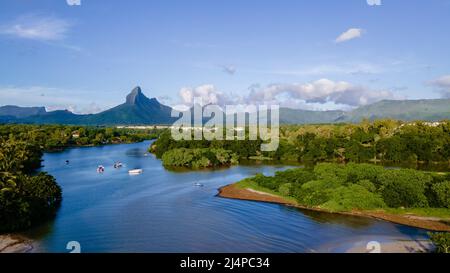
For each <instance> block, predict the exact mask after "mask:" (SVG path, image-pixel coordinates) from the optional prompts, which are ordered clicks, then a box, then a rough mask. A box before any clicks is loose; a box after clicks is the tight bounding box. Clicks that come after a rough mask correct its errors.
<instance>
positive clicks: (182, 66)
mask: <svg viewBox="0 0 450 273" xmlns="http://www.w3.org/2000/svg"><path fill="white" fill-rule="evenodd" d="M72 1H73V0H72ZM0 11H1V12H0V60H1V61H0V105H5V104H16V105H22V106H40V105H43V106H46V107H47V108H48V109H50V110H52V109H65V108H67V109H70V110H73V111H75V112H77V113H91V112H98V111H100V110H103V109H106V108H108V107H111V106H115V105H117V104H119V103H122V102H123V101H124V98H125V95H126V94H127V93H128V92H129V91H130V90H131V89H132V88H133V87H134V86H136V85H140V86H141V87H142V89H143V91H144V93H145V94H146V95H147V96H149V97H157V98H158V99H159V100H160V101H162V102H164V103H166V104H170V105H174V104H177V103H180V102H183V103H187V104H189V103H191V102H192V98H193V97H194V96H201V97H202V98H203V100H204V101H205V102H206V103H219V104H225V103H279V104H281V105H282V106H289V107H297V108H305V109H338V108H339V109H348V108H352V107H357V106H359V105H364V104H368V103H372V102H375V101H378V100H382V99H405V98H407V99H419V98H441V97H450V61H449V60H450V59H449V56H450V16H449V14H450V0H430V1H421V0H408V1H405V0H381V5H378V6H371V5H368V3H367V0H345V1H332V0H314V1H312V0H310V1H302V0H291V1H288V0H281V1H265V0H248V1H242V0H227V1H206V0H178V1H172V0H164V1H148V0H133V1H119V0H111V1H99V0H81V5H74V6H71V5H68V4H67V3H66V0H39V1H29V0H2V1H1V2H0Z"/></svg>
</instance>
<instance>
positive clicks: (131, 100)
mask: <svg viewBox="0 0 450 273" xmlns="http://www.w3.org/2000/svg"><path fill="white" fill-rule="evenodd" d="M143 99H147V97H146V96H145V95H144V94H143V93H142V90H141V87H139V86H136V87H135V88H134V89H133V90H132V91H131V93H130V94H128V95H127V101H126V103H127V104H137V103H138V102H139V101H141V100H143Z"/></svg>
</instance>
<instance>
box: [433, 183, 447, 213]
mask: <svg viewBox="0 0 450 273" xmlns="http://www.w3.org/2000/svg"><path fill="white" fill-rule="evenodd" d="M432 191H433V193H434V196H435V198H436V204H437V206H438V207H445V208H450V181H444V182H441V183H437V184H434V185H433V186H432Z"/></svg>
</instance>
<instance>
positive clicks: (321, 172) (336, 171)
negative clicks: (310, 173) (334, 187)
mask: <svg viewBox="0 0 450 273" xmlns="http://www.w3.org/2000/svg"><path fill="white" fill-rule="evenodd" d="M314 173H315V174H316V176H317V178H318V179H332V180H333V179H334V180H336V179H337V180H339V181H341V182H345V181H347V171H346V168H345V165H338V164H332V163H321V164H317V166H316V167H315V168H314Z"/></svg>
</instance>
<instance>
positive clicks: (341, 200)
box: [321, 184, 386, 211]
mask: <svg viewBox="0 0 450 273" xmlns="http://www.w3.org/2000/svg"><path fill="white" fill-rule="evenodd" d="M385 206H386V204H385V203H384V201H383V199H382V198H381V196H379V195H378V194H375V193H372V192H369V191H368V190H367V189H366V188H364V187H363V186H360V185H355V184H353V185H350V186H342V187H339V188H337V189H335V190H334V191H333V194H332V195H331V198H330V200H329V201H327V202H326V203H324V204H323V205H322V206H321V207H323V208H326V209H329V210H331V211H350V210H353V209H375V208H383V207H385Z"/></svg>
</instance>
